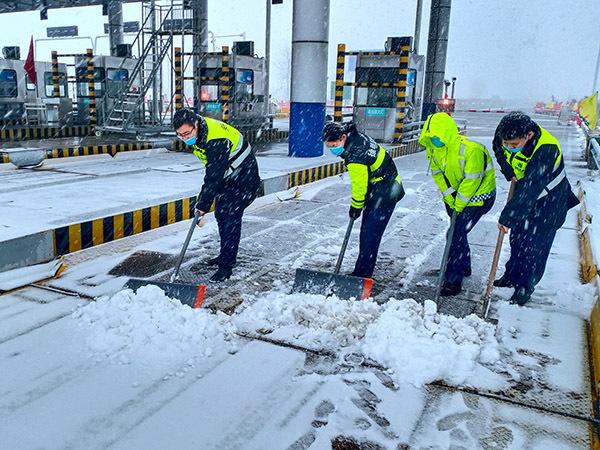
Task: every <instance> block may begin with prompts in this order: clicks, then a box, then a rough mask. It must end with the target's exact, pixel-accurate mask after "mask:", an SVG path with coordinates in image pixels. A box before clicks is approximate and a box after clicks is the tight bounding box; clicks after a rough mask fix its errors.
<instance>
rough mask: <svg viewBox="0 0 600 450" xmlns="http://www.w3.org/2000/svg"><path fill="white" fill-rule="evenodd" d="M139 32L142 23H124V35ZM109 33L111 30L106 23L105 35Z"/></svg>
mask: <svg viewBox="0 0 600 450" xmlns="http://www.w3.org/2000/svg"><path fill="white" fill-rule="evenodd" d="M138 31H140V23H139V22H137V21H135V22H123V33H137V32H138ZM108 33H109V29H108V24H107V23H105V24H104V34H108Z"/></svg>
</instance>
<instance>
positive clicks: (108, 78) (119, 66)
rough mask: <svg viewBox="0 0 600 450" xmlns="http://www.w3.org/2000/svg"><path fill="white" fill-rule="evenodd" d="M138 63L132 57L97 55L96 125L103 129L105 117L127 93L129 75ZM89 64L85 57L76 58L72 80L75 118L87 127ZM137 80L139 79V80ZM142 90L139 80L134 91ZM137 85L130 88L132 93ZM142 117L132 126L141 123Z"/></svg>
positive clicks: (95, 67) (95, 76)
mask: <svg viewBox="0 0 600 450" xmlns="http://www.w3.org/2000/svg"><path fill="white" fill-rule="evenodd" d="M138 61H139V60H137V59H134V58H131V57H118V56H104V55H96V56H94V57H93V64H94V87H95V99H96V115H97V124H98V125H103V124H104V123H105V122H106V120H107V115H108V114H109V112H110V111H111V109H112V108H113V106H114V105H115V103H116V102H117V101H118V99H119V97H120V95H121V93H122V92H123V91H124V90H127V86H128V84H129V79H130V75H131V74H132V73H134V69H135V68H136V64H137V63H138ZM87 66H88V62H87V59H86V56H85V55H78V56H77V57H76V58H75V80H76V85H77V116H78V121H79V123H81V124H87V123H89V121H90V120H89V119H90V92H89V83H88V79H87ZM138 78H139V76H138ZM140 86H141V80H138V83H137V89H138V90H139V89H140ZM135 89H136V84H135V83H134V85H133V87H132V88H131V90H132V91H134V92H135ZM143 120H144V118H143V117H142V114H138V117H137V118H136V119H135V120H134V123H142V122H143Z"/></svg>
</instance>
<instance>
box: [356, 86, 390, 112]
mask: <svg viewBox="0 0 600 450" xmlns="http://www.w3.org/2000/svg"><path fill="white" fill-rule="evenodd" d="M356 106H372V107H377V108H395V106H396V89H394V88H358V89H357V90H356Z"/></svg>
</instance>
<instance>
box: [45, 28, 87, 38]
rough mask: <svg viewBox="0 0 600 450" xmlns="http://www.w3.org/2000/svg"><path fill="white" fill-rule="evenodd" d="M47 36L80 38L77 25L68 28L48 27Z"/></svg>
mask: <svg viewBox="0 0 600 450" xmlns="http://www.w3.org/2000/svg"><path fill="white" fill-rule="evenodd" d="M46 35H47V36H48V37H49V38H58V37H72V36H79V28H78V27H77V25H73V26H68V27H48V28H46Z"/></svg>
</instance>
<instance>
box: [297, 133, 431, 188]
mask: <svg viewBox="0 0 600 450" xmlns="http://www.w3.org/2000/svg"><path fill="white" fill-rule="evenodd" d="M420 150H421V149H420V146H419V143H418V141H416V140H414V141H410V142H408V143H406V144H402V145H397V146H394V147H390V148H388V149H387V151H388V153H389V155H390V156H391V157H392V158H398V157H400V156H405V155H410V154H412V153H417V152H419V151H420ZM345 171H346V167H345V166H344V163H343V162H342V161H340V162H335V163H330V164H326V165H324V166H319V167H310V168H308V169H302V170H298V171H296V172H292V173H289V174H288V189H291V188H294V187H297V186H302V185H303V184H308V183H312V182H314V181H319V180H322V179H324V178H327V177H333V176H336V175H339V174H341V173H342V172H345Z"/></svg>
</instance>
